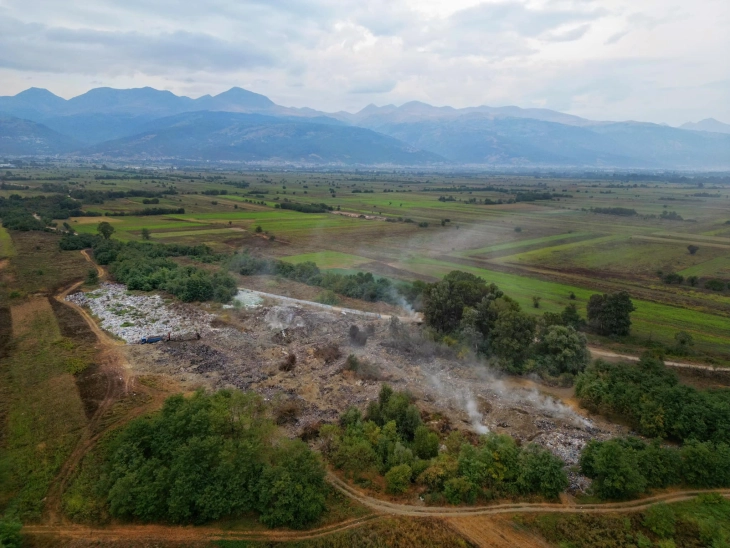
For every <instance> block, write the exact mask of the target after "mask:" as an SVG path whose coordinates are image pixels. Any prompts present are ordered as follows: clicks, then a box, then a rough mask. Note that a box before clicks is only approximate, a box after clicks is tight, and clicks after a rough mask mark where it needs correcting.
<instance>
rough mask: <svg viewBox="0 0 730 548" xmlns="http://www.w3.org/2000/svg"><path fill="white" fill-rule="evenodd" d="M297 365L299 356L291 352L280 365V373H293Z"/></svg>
mask: <svg viewBox="0 0 730 548" xmlns="http://www.w3.org/2000/svg"><path fill="white" fill-rule="evenodd" d="M296 364H297V355H296V354H294V353H292V352H289V354H287V356H286V358H284V360H283V361H282V362H281V363H280V364H279V371H287V372H288V371H292V370H293V369H294V366H295V365H296Z"/></svg>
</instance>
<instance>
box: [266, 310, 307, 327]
mask: <svg viewBox="0 0 730 548" xmlns="http://www.w3.org/2000/svg"><path fill="white" fill-rule="evenodd" d="M264 321H265V322H266V323H267V324H268V325H269V327H270V328H271V329H276V330H277V331H282V330H284V329H288V328H290V327H304V326H305V323H304V320H302V318H300V317H299V316H298V315H297V311H296V310H295V309H294V308H290V307H288V306H274V307H273V308H271V309H270V310H269V311H268V312H267V313H266V316H265V317H264Z"/></svg>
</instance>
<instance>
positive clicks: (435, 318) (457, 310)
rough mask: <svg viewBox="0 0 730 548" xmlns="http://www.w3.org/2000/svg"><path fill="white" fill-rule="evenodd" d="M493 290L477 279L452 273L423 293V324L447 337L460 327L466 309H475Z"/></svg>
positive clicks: (494, 288)
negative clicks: (446, 334) (447, 334)
mask: <svg viewBox="0 0 730 548" xmlns="http://www.w3.org/2000/svg"><path fill="white" fill-rule="evenodd" d="M493 291H495V292H496V291H497V289H496V286H487V283H486V282H485V281H484V280H483V279H482V278H479V277H478V276H474V275H473V274H469V273H467V272H460V271H458V270H454V271H452V272H449V273H448V274H447V275H446V276H444V278H443V280H441V281H440V282H436V283H434V284H430V285H429V286H427V287H426V289H425V290H424V293H423V295H424V300H425V302H424V308H423V316H424V320H425V321H426V324H427V325H429V326H431V327H433V328H434V329H436V330H437V331H440V332H441V333H449V332H452V331H454V330H455V329H457V328H458V327H459V323H460V322H461V317H462V315H463V313H464V308H465V307H474V306H476V305H477V304H478V303H480V302H481V300H482V298H484V297H485V296H486V295H488V294H489V293H491V292H493Z"/></svg>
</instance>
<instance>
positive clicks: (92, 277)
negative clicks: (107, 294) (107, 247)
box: [86, 268, 99, 285]
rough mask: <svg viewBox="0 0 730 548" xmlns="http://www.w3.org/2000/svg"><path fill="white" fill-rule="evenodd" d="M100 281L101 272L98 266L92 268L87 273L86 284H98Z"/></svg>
mask: <svg viewBox="0 0 730 548" xmlns="http://www.w3.org/2000/svg"><path fill="white" fill-rule="evenodd" d="M98 283H99V272H97V270H96V268H90V269H89V271H88V272H87V273H86V285H96V284H98Z"/></svg>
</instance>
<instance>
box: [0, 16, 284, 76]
mask: <svg viewBox="0 0 730 548" xmlns="http://www.w3.org/2000/svg"><path fill="white" fill-rule="evenodd" d="M274 63H275V58H274V56H272V55H271V54H270V53H269V52H266V51H263V50H261V49H260V48H258V47H257V46H255V45H254V44H252V43H251V42H249V41H247V40H239V41H236V42H229V41H225V40H221V39H219V38H216V37H215V36H211V35H208V34H204V33H192V32H188V31H184V30H177V31H174V32H169V33H168V32H166V33H159V34H154V35H151V34H143V33H140V32H114V31H100V30H94V29H69V28H63V27H46V26H45V25H40V24H24V23H21V22H19V21H17V20H13V19H8V18H0V67H5V68H14V69H18V70H32V71H48V72H63V73H70V74H73V73H84V74H96V73H99V72H106V71H109V72H116V71H129V70H132V71H135V70H137V71H142V72H145V73H148V74H165V73H169V72H170V71H171V70H174V69H178V68H182V69H185V70H190V71H215V70H239V69H243V68H256V67H261V66H271V65H273V64H274Z"/></svg>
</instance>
